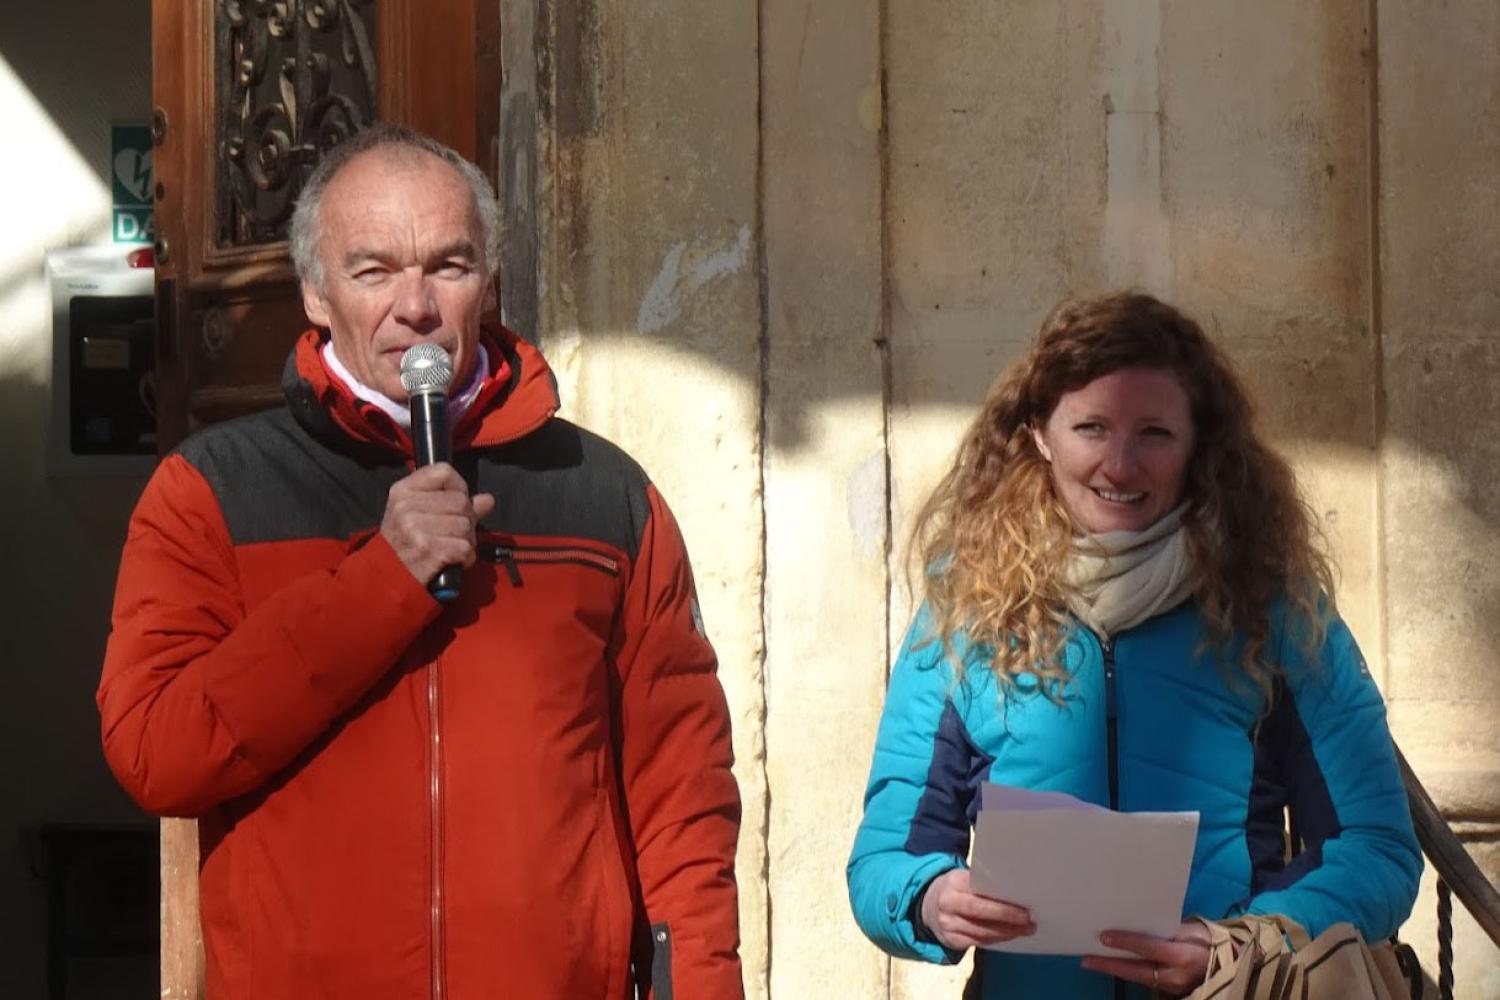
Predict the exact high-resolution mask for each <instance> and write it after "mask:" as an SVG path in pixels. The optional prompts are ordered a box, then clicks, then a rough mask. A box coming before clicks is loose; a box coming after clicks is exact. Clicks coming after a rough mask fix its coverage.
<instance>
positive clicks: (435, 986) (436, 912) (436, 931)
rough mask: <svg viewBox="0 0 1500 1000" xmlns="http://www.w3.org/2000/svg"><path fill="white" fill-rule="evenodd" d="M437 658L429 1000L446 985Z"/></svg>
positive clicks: (433, 669) (431, 741)
mask: <svg viewBox="0 0 1500 1000" xmlns="http://www.w3.org/2000/svg"><path fill="white" fill-rule="evenodd" d="M439 697H440V689H439V686H438V658H437V657H436V656H434V657H433V659H432V662H431V663H429V664H428V665H427V722H428V730H429V736H428V760H429V769H428V784H427V796H428V804H429V807H430V815H429V822H430V825H431V829H430V830H429V834H428V835H429V836H430V837H431V838H432V847H431V851H430V853H431V856H432V871H431V872H430V873H429V876H430V881H429V882H428V888H429V903H430V905H431V908H432V911H431V921H432V926H431V936H432V1000H443V996H444V993H445V989H444V986H445V983H444V977H443V957H444V956H443V952H444V946H443V811H442V796H443V771H442V767H443V741H442V731H441V728H440V727H439V724H438V718H439V708H440V705H439Z"/></svg>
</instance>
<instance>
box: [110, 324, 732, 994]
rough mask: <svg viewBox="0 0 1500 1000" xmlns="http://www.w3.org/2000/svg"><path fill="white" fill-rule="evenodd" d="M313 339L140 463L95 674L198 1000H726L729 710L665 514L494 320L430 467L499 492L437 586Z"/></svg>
mask: <svg viewBox="0 0 1500 1000" xmlns="http://www.w3.org/2000/svg"><path fill="white" fill-rule="evenodd" d="M319 344H320V338H319V335H318V334H317V333H316V332H315V331H314V332H309V333H308V334H306V335H305V336H304V337H303V338H302V340H301V341H300V342H299V344H298V347H297V350H296V351H295V352H294V355H293V358H292V359H291V360H290V361H289V362H288V376H287V380H286V382H287V385H286V389H287V400H288V406H287V408H286V409H283V410H278V411H275V412H271V413H265V414H258V415H256V416H253V417H248V418H244V419H241V420H237V421H233V422H230V423H227V424H222V425H218V426H215V427H212V428H209V429H208V430H205V431H203V432H202V433H200V434H198V435H196V436H194V437H193V438H191V439H190V440H189V441H188V442H186V443H185V444H184V445H183V446H182V447H181V448H180V449H179V450H178V451H176V452H174V453H173V454H171V455H170V456H168V457H167V458H166V459H164V460H163V462H162V463H161V466H160V467H159V468H158V470H157V472H156V474H155V475H154V476H153V477H152V479H151V482H150V484H149V485H148V486H147V488H146V491H145V493H144V495H143V496H142V498H141V500H140V504H139V506H138V507H137V509H136V511H135V514H134V516H133V517H132V520H131V523H130V530H129V536H128V539H127V541H126V545H125V552H124V556H123V560H122V564H121V567H120V578H119V585H118V590H117V593H116V597H115V606H114V619H113V633H112V635H111V636H110V641H109V648H108V652H107V654H106V658H105V664H104V673H103V678H102V681H101V683H100V686H99V693H98V703H99V710H100V713H101V716H102V724H103V735H104V748H105V753H106V756H107V757H108V760H109V763H110V766H111V767H112V768H113V769H114V772H115V774H116V775H117V777H118V778H119V780H120V782H121V783H122V784H123V785H124V786H125V788H126V790H127V791H129V792H130V794H131V795H132V796H133V797H134V798H135V799H136V801H138V802H139V803H140V804H141V805H142V806H143V807H144V808H146V809H147V810H149V811H151V812H153V813H157V814H160V815H165V816H192V817H197V818H198V820H199V834H200V840H201V845H202V869H201V882H200V886H201V901H202V919H203V932H204V944H205V949H206V957H207V975H208V983H207V986H208V997H209V998H210V1000H281V998H287V1000H293V998H295V1000H312V998H319V997H327V998H337V1000H347V998H351V997H358V998H361V1000H379V998H386V997H389V998H392V1000H396V998H399V1000H411V998H413V997H433V998H444V1000H492V998H496V997H507V998H509V997H516V998H522V997H547V998H551V997H565V998H572V997H588V998H594V997H606V998H616V997H618V998H624V997H631V996H635V995H637V993H639V994H640V995H646V996H654V997H657V998H663V1000H664V998H670V997H673V996H676V997H678V998H682V997H713V998H722V997H738V996H740V995H741V983H740V965H739V958H738V955H737V948H738V928H737V919H736V902H735V884H734V873H733V862H734V848H735V837H736V832H737V829H738V824H739V798H738V793H737V790H736V787H735V782H734V778H733V777H732V776H731V774H730V764H731V756H730V740H729V717H728V711H727V708H726V705H725V701H724V696H723V693H722V691H721V689H720V686H719V683H718V680H717V678H716V677H715V659H714V653H713V650H712V648H711V647H710V646H709V643H708V641H707V639H706V638H705V637H704V635H703V632H702V625H701V616H700V615H699V614H698V609H697V602H696V599H695V596H694V591H693V582H692V576H691V571H690V569H689V567H688V561H687V555H686V552H685V550H684V548H683V543H682V539H681V536H680V535H679V533H678V530H677V526H676V524H675V523H674V521H673V519H672V516H671V514H670V513H669V511H668V510H667V507H666V505H665V504H664V503H663V502H662V500H661V498H660V497H659V496H658V495H657V493H656V490H655V489H654V487H653V486H652V485H651V484H650V483H649V482H648V481H647V480H646V477H645V475H644V474H643V473H642V472H641V470H640V468H639V467H638V466H637V465H636V464H635V463H634V462H633V461H632V460H631V459H630V458H629V457H628V456H626V455H625V454H624V453H622V452H621V451H619V450H618V449H616V448H615V447H613V446H612V445H610V444H608V443H607V442H605V441H603V440H602V439H600V438H598V437H595V436H593V435H591V434H589V433H587V432H585V431H583V430H581V429H579V428H577V427H575V426H573V425H571V424H569V423H567V422H566V421H563V420H560V419H558V418H556V417H554V416H553V413H554V411H555V409H556V396H555V393H554V391H553V389H552V386H551V380H550V377H549V374H548V371H547V368H546V366H545V363H544V362H543V361H542V359H541V356H540V355H539V354H538V353H537V352H536V351H535V350H534V349H533V348H531V347H530V346H529V345H527V344H526V343H525V342H523V341H521V340H520V339H519V338H517V337H515V336H514V335H513V334H511V333H509V332H508V331H504V330H501V329H493V330H489V331H487V332H486V335H485V344H486V349H487V351H488V353H489V355H490V357H491V359H492V368H497V369H498V371H497V372H496V374H494V375H493V376H492V378H491V379H490V382H489V384H488V385H487V386H486V388H485V390H484V391H483V393H482V394H481V397H480V399H479V400H478V401H477V402H476V403H475V404H474V405H473V407H472V408H471V409H470V411H469V412H468V413H467V414H466V415H465V417H464V418H463V419H462V420H461V421H460V422H459V424H458V426H457V427H456V428H455V431H454V435H455V441H454V451H455V455H456V459H455V463H454V464H455V465H456V467H457V468H458V469H459V471H460V472H461V473H463V475H464V476H465V478H466V479H468V481H469V483H470V485H471V487H472V488H473V489H475V490H476V491H484V492H489V493H493V494H494V495H495V497H496V500H497V504H496V508H495V512H494V513H493V514H492V515H490V516H489V517H488V518H486V519H485V521H484V523H483V524H482V525H481V528H480V531H479V549H480V561H479V562H478V564H476V565H475V566H474V567H472V568H471V569H469V570H468V571H466V573H465V577H464V587H463V593H462V595H461V597H460V598H459V600H458V601H457V602H455V603H453V604H451V605H447V606H443V605H439V604H438V603H437V602H436V601H434V600H433V598H432V597H430V596H429V595H428V593H427V591H426V589H425V588H424V586H423V585H422V584H421V583H419V582H418V581H417V580H415V579H414V578H413V577H412V576H411V574H410V573H409V572H408V571H407V570H406V569H405V568H404V566H403V565H402V564H401V562H400V561H399V560H398V559H397V557H396V555H395V553H394V551H393V550H392V549H391V548H390V546H389V545H388V544H387V543H386V542H385V540H384V539H383V538H382V536H381V535H380V534H379V532H378V527H379V524H380V519H381V516H382V513H383V511H384V507H385V497H386V493H387V491H388V490H389V488H390V486H391V484H392V483H394V482H395V481H397V480H398V479H399V478H401V477H402V476H404V475H406V474H407V473H408V472H409V470H410V468H411V459H410V454H411V449H410V443H409V441H408V439H407V436H406V434H405V433H404V432H403V431H401V430H400V429H399V428H398V427H397V426H396V425H395V424H394V423H393V422H391V421H390V420H389V418H388V417H386V416H385V415H384V414H382V413H380V411H378V410H377V409H375V408H373V407H370V406H369V405H368V404H363V403H358V402H356V401H355V400H354V399H353V398H352V397H351V396H350V395H349V394H348V392H347V391H346V390H344V389H343V387H342V386H341V385H339V384H338V383H337V382H336V381H335V380H332V379H330V377H329V376H328V374H327V373H326V371H325V369H324V367H323V364H322V361H321V359H320V357H319V354H318V348H319ZM501 359H503V363H499V364H496V362H498V361H500V360H501Z"/></svg>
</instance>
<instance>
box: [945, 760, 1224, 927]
mask: <svg viewBox="0 0 1500 1000" xmlns="http://www.w3.org/2000/svg"><path fill="white" fill-rule="evenodd" d="M980 802H981V806H982V808H981V809H980V811H979V818H978V820H977V822H976V824H975V830H974V850H973V852H972V855H971V858H970V867H971V868H972V872H971V873H970V877H969V885H970V887H971V888H972V889H973V890H974V891H975V892H978V893H981V894H982V895H985V896H990V897H993V898H995V899H1003V900H1005V901H1006V902H1010V903H1016V904H1018V905H1021V906H1024V907H1026V908H1027V909H1028V910H1030V911H1031V919H1032V921H1033V922H1034V923H1035V924H1036V933H1035V934H1033V935H1030V936H1029V937H1022V938H1016V939H1015V940H1013V941H1006V942H1003V943H1001V944H998V945H995V946H994V947H995V950H996V951H1012V952H1023V953H1026V954H1032V955H1123V956H1126V957H1130V956H1131V953H1130V952H1124V951H1119V950H1116V949H1111V948H1106V947H1104V946H1103V945H1102V944H1100V943H1099V935H1100V933H1102V932H1103V931H1106V930H1122V931H1136V932H1139V933H1143V934H1155V935H1158V936H1161V937H1170V936H1171V935H1172V934H1173V933H1174V932H1176V930H1177V927H1178V925H1179V924H1180V923H1181V922H1182V900H1183V897H1184V895H1186V893H1187V879H1188V871H1189V869H1190V868H1191V866H1192V861H1193V843H1194V841H1195V840H1196V838H1197V835H1198V814H1197V813H1196V812H1159V813H1119V812H1114V811H1113V810H1110V809H1105V808H1103V807H1101V806H1096V805H1093V804H1091V803H1087V802H1083V801H1081V800H1079V799H1076V798H1074V797H1072V796H1071V795H1064V794H1062V793H1060V792H1031V791H1027V790H1026V789H1022V788H1012V787H1009V786H1006V785H993V784H988V783H986V784H985V785H984V787H983V788H982V789H981V798H980Z"/></svg>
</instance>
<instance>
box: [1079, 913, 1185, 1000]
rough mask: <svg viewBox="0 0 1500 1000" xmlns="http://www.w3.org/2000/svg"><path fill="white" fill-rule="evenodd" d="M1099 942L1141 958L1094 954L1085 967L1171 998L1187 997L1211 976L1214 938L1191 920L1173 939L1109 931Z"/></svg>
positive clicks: (1085, 961)
mask: <svg viewBox="0 0 1500 1000" xmlns="http://www.w3.org/2000/svg"><path fill="white" fill-rule="evenodd" d="M1099 940H1100V941H1101V942H1103V943H1104V944H1105V945H1107V946H1109V947H1111V948H1121V949H1123V950H1125V951H1132V952H1135V953H1136V954H1137V955H1139V956H1141V957H1140V958H1138V959H1136V958H1112V957H1106V956H1104V955H1090V956H1088V957H1087V958H1085V959H1084V960H1083V967H1084V968H1085V969H1090V970H1092V971H1094V972H1102V973H1104V974H1105V975H1109V976H1118V977H1119V978H1120V979H1128V980H1130V981H1131V982H1133V983H1140V984H1141V985H1142V986H1150V987H1154V988H1155V989H1157V990H1160V991H1161V992H1163V993H1166V994H1169V995H1171V996H1184V995H1186V994H1188V993H1191V992H1192V991H1193V990H1194V989H1196V988H1197V987H1198V986H1200V985H1202V983H1203V977H1204V976H1205V975H1207V974H1208V956H1209V952H1210V944H1211V939H1210V937H1209V935H1208V928H1207V927H1204V926H1203V925H1202V924H1200V923H1199V922H1198V921H1196V920H1189V921H1187V922H1186V923H1184V924H1183V925H1182V926H1181V927H1178V928H1177V933H1176V934H1173V935H1172V936H1171V937H1169V938H1159V937H1152V936H1151V935H1150V934H1131V933H1129V932H1128V931H1105V932H1104V933H1103V934H1101V935H1099Z"/></svg>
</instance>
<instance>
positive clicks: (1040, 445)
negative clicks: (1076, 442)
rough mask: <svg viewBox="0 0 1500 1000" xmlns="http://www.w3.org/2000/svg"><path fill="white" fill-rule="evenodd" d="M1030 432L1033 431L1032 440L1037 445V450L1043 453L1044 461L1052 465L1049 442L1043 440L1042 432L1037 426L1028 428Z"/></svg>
mask: <svg viewBox="0 0 1500 1000" xmlns="http://www.w3.org/2000/svg"><path fill="white" fill-rule="evenodd" d="M1028 430H1030V431H1031V440H1032V443H1033V444H1035V445H1036V450H1037V451H1039V452H1041V453H1042V461H1044V462H1046V463H1047V464H1048V465H1051V464H1052V449H1051V448H1048V447H1047V442H1046V441H1045V440H1043V438H1042V432H1041V431H1039V430H1037V429H1036V427H1035V426H1032V427H1030V428H1028Z"/></svg>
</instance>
